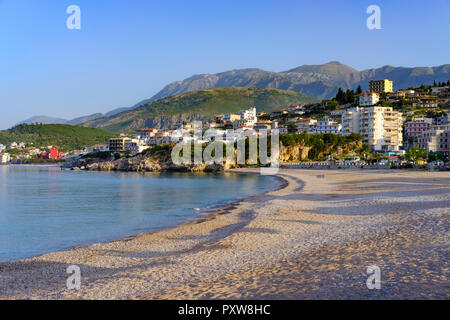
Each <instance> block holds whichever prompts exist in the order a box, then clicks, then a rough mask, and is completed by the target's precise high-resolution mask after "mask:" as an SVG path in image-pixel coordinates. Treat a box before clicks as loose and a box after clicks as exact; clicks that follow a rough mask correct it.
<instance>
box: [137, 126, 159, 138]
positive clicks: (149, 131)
mask: <svg viewBox="0 0 450 320" xmlns="http://www.w3.org/2000/svg"><path fill="white" fill-rule="evenodd" d="M136 132H137V135H138V137H139V139H140V140H148V139H150V138H151V137H153V136H154V135H155V133H156V132H158V129H155V128H143V129H139V130H137V131H136Z"/></svg>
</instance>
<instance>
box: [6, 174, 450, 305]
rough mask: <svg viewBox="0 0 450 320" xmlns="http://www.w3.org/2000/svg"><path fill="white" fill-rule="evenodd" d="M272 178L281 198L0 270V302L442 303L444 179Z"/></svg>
mask: <svg viewBox="0 0 450 320" xmlns="http://www.w3.org/2000/svg"><path fill="white" fill-rule="evenodd" d="M237 172H241V173H256V172H258V171H257V170H256V169H245V170H237ZM278 176H279V177H280V178H282V179H283V180H284V181H285V183H284V185H283V188H282V189H280V190H277V191H273V192H269V193H267V194H265V195H262V196H257V197H252V198H249V199H245V200H243V201H240V202H238V203H235V204H233V205H230V206H228V207H225V208H222V209H220V210H218V211H217V212H215V213H213V214H210V215H208V216H206V217H204V218H202V219H198V220H196V221H193V222H190V223H185V224H183V225H180V226H178V227H175V228H171V229H168V230H163V231H159V232H154V233H148V234H141V235H137V236H134V237H130V238H127V239H122V240H119V241H113V242H108V243H102V244H93V245H90V246H85V247H78V248H74V249H72V250H67V251H63V252H55V253H50V254H46V255H43V256H40V257H35V258H31V259H25V260H20V261H15V262H8V263H0V299H449V298H450V286H449V281H448V276H449V270H450V269H449V262H448V260H449V259H448V258H449V244H450V241H449V219H448V218H449V213H450V192H449V191H450V172H424V171H404V170H402V171H400V170H374V171H371V170H351V171H348V170H341V171H338V170H300V169H298V170H296V169H292V170H288V169H283V170H280V172H279V174H278ZM218 192H220V190H218ZM69 265H78V266H79V267H80V268H81V289H80V290H68V289H67V288H66V280H67V277H68V276H69V275H68V274H67V273H66V269H67V267H68V266H69ZM371 265H376V266H378V267H379V268H380V270H381V289H380V290H369V289H368V288H367V286H366V279H367V278H368V275H367V273H366V268H367V267H368V266H371Z"/></svg>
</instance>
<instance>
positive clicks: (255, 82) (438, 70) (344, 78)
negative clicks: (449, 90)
mask: <svg viewBox="0 0 450 320" xmlns="http://www.w3.org/2000/svg"><path fill="white" fill-rule="evenodd" d="M379 79H390V80H393V81H394V90H398V89H400V88H409V87H418V86H420V85H422V84H429V85H430V84H433V82H434V81H436V82H447V81H448V80H450V64H444V65H441V66H436V67H412V68H406V67H394V66H390V65H386V66H383V67H381V68H372V69H366V70H362V71H358V70H356V69H354V68H352V67H350V66H348V65H345V64H342V63H340V62H339V61H330V62H328V63H325V64H318V65H302V66H299V67H296V68H292V69H289V70H287V71H283V72H272V71H265V70H261V69H257V68H247V69H237V70H230V71H225V72H220V73H216V74H197V75H193V76H191V77H189V78H187V79H185V80H182V81H175V82H172V83H170V84H168V85H166V86H165V87H164V88H163V89H162V90H161V91H159V92H158V93H157V94H155V95H154V96H153V97H151V98H149V99H145V100H142V101H140V102H138V103H137V104H135V105H133V106H130V107H121V108H117V109H114V110H111V111H110V112H107V113H106V114H101V113H97V114H94V115H91V116H84V117H80V118H77V119H73V120H69V121H68V120H65V119H60V118H53V117H48V116H37V117H32V118H30V119H27V120H25V121H22V122H21V123H35V122H38V123H70V124H81V123H85V122H91V121H93V120H96V119H102V118H108V117H115V116H116V115H118V114H120V113H123V112H128V111H131V110H134V109H136V108H139V107H141V106H143V105H145V104H147V103H149V102H153V101H157V100H160V99H164V98H167V97H171V96H174V95H179V94H183V93H187V92H193V91H197V90H204V89H214V88H226V87H243V88H260V89H262V88H271V89H280V90H290V91H294V92H299V93H303V94H305V95H308V96H311V97H314V98H317V99H329V98H332V97H334V96H335V95H336V93H337V91H338V88H340V87H341V88H343V89H356V88H357V87H358V86H361V88H362V89H363V90H367V89H368V82H369V81H370V80H379Z"/></svg>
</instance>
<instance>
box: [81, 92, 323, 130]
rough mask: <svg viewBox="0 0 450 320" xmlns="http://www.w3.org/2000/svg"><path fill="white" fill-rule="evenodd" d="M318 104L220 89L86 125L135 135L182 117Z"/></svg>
mask: <svg viewBox="0 0 450 320" xmlns="http://www.w3.org/2000/svg"><path fill="white" fill-rule="evenodd" d="M313 102H317V100H316V99H315V98H312V97H309V96H307V95H304V94H301V93H298V92H293V91H285V90H278V89H250V88H235V87H233V88H219V89H206V90H199V91H194V92H188V93H184V94H180V95H175V96H172V97H169V98H164V99H160V100H158V101H154V102H149V103H146V104H144V105H142V106H141V107H139V108H137V109H133V110H129V111H125V112H122V113H119V114H117V115H114V116H112V117H104V118H101V119H97V120H94V121H90V122H86V123H84V125H86V126H90V127H97V128H104V129H106V130H109V131H111V132H132V131H134V130H136V129H139V128H142V127H161V126H162V125H161V124H163V125H164V126H170V125H173V124H174V123H175V122H176V121H177V120H178V119H180V116H183V119H184V118H185V117H186V116H191V119H192V116H195V118H196V119H213V118H214V116H215V115H218V114H223V113H230V112H239V110H242V109H246V108H250V107H253V106H255V107H256V109H257V111H258V112H271V111H274V110H277V109H279V108H284V107H287V106H288V105H290V104H306V103H313Z"/></svg>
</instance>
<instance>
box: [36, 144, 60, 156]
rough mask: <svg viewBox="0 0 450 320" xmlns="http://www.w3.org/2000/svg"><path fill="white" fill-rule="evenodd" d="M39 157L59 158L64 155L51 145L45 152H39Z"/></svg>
mask: <svg viewBox="0 0 450 320" xmlns="http://www.w3.org/2000/svg"><path fill="white" fill-rule="evenodd" d="M40 157H41V158H43V159H61V158H63V157H64V155H63V154H62V153H59V152H58V148H57V147H55V146H53V147H51V148H50V149H48V150H47V152H44V153H41V155H40Z"/></svg>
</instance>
